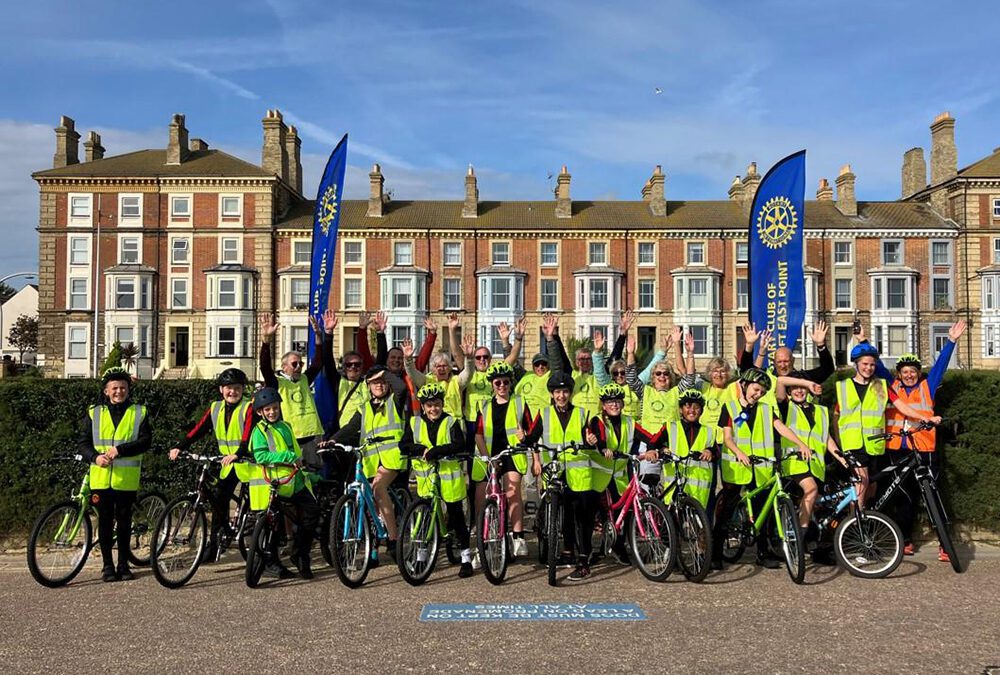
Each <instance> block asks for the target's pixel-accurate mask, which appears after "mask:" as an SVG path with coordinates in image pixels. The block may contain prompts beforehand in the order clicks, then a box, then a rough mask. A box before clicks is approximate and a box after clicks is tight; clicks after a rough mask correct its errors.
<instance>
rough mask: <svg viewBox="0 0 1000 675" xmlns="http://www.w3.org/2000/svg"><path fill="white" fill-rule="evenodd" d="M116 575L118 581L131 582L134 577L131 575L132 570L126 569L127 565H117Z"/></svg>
mask: <svg viewBox="0 0 1000 675" xmlns="http://www.w3.org/2000/svg"><path fill="white" fill-rule="evenodd" d="M117 575H118V580H119V581H132V580H133V579H135V575H134V574H132V570H130V569H129V568H128V565H119V566H118V572H117Z"/></svg>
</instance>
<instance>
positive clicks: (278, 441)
mask: <svg viewBox="0 0 1000 675" xmlns="http://www.w3.org/2000/svg"><path fill="white" fill-rule="evenodd" d="M250 447H251V448H253V450H254V452H255V453H256V451H257V450H263V449H264V448H265V447H266V448H267V450H268V451H269V452H285V451H289V450H290V451H291V452H294V453H295V456H296V457H297V458H299V459H301V458H302V448H300V447H299V442H298V440H296V438H295V434H294V432H293V431H292V427H291V426H290V425H289V424H288V423H286V422H285V421H284V420H278V421H277V422H275V423H274V424H271V423H269V422H268V421H267V420H260V421H259V422H257V424H256V426H254V429H253V433H252V434H251V436H250ZM258 469H259V470H260V474H259V475H258V476H256V477H254V478H253V479H251V480H250V481H248V485H249V486H250V508H251V509H252V510H254V511H263V510H264V509H266V508H267V503H268V501H270V499H271V484H270V483H269V482H268V480H267V479H270V480H281V479H284V478H287V477H288V476H290V475H291V474H292V471H293V469H290V468H288V467H283V466H274V467H267V468H266V471H265V467H263V466H258ZM302 489H308V490H310V491H311V490H312V485H311V477H310V476H309V474H308V472H306V471H299V472H298V473H297V474H295V478H293V479H292V480H290V481H288V482H287V483H285V484H284V485H282V486H281V487H279V488H278V496H279V497H291V496H292V495H294V494H295V493H296V492H299V491H300V490H302Z"/></svg>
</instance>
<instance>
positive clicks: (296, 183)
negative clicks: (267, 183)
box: [285, 126, 302, 194]
mask: <svg viewBox="0 0 1000 675" xmlns="http://www.w3.org/2000/svg"><path fill="white" fill-rule="evenodd" d="M285 154H286V155H288V184H289V185H291V186H292V187H293V188H295V191H296V192H298V193H299V194H302V139H301V138H299V130H298V129H296V128H295V127H293V126H292V127H288V135H287V136H285Z"/></svg>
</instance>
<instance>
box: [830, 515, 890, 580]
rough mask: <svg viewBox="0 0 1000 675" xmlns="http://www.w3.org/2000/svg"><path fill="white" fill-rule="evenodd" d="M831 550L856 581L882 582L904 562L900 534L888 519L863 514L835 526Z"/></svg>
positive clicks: (882, 516) (885, 516)
mask: <svg viewBox="0 0 1000 675" xmlns="http://www.w3.org/2000/svg"><path fill="white" fill-rule="evenodd" d="M833 548H834V550H835V551H836V552H837V561H838V562H839V563H840V566H841V567H843V568H844V569H846V570H847V571H848V572H850V573H851V574H852V575H854V576H856V577H863V578H865V579H881V578H882V577H886V576H889V575H890V574H892V573H893V572H894V571H895V569H896V568H897V567H899V563H900V562H902V561H903V533H902V532H900V530H899V525H897V524H896V522H895V521H894V520H893V519H892V518H890V517H889V516H887V515H885V514H883V513H879V512H878V511H864V512H863V513H861V517H860V518H859V517H858V515H857V514H855V515H852V516H850V517H849V518H847V519H846V520H844V521H842V522H841V523H840V524H839V525H837V529H836V530H834V533H833Z"/></svg>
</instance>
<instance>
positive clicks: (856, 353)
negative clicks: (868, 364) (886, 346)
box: [851, 342, 878, 363]
mask: <svg viewBox="0 0 1000 675" xmlns="http://www.w3.org/2000/svg"><path fill="white" fill-rule="evenodd" d="M862 356H873V357H875V358H876V359H877V358H878V349H876V348H875V345H873V344H871V343H870V342H862V343H861V344H859V345H856V346H855V347H854V349H852V350H851V362H852V363H856V362H857V360H858V359H860V358H861V357H862Z"/></svg>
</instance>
